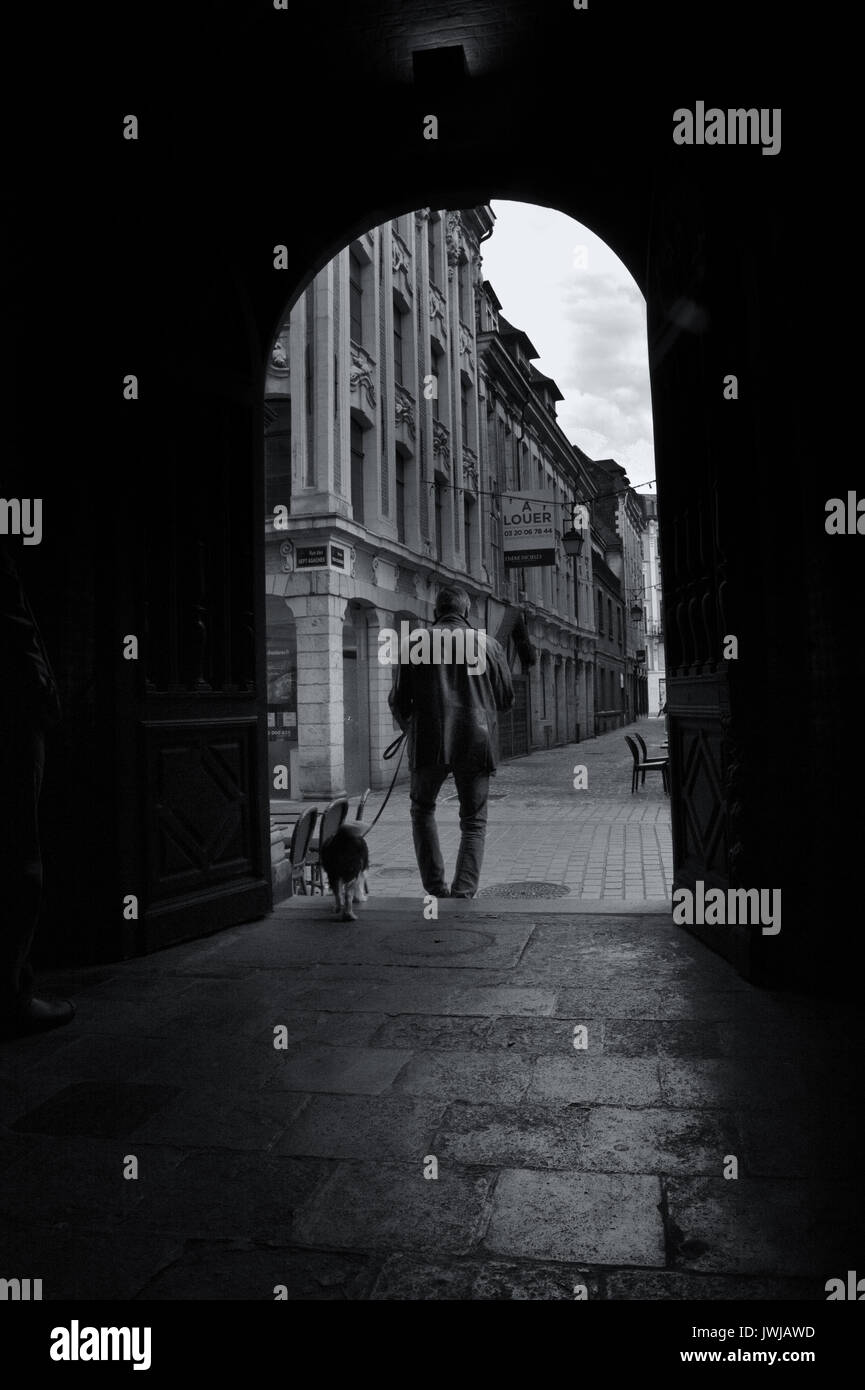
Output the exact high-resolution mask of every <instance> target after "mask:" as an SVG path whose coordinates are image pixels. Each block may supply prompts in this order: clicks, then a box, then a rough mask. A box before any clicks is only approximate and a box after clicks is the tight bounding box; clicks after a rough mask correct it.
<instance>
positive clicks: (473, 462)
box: [463, 444, 478, 492]
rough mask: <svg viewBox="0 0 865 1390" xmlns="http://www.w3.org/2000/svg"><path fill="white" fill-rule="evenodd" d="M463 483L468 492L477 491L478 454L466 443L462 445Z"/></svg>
mask: <svg viewBox="0 0 865 1390" xmlns="http://www.w3.org/2000/svg"><path fill="white" fill-rule="evenodd" d="M463 483H464V485H465V486H466V487H467V488H468V489H469V491H470V492H477V490H478V456H477V454H476V453H475V451H474V449H470V448H469V446H468V444H464V445H463Z"/></svg>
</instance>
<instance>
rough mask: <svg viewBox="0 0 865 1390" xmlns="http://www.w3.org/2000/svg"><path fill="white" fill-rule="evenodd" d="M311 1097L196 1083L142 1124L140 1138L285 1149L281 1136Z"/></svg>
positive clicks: (254, 1149) (263, 1150)
mask: <svg viewBox="0 0 865 1390" xmlns="http://www.w3.org/2000/svg"><path fill="white" fill-rule="evenodd" d="M232 1080H233V1078H232ZM308 1101H309V1095H307V1094H305V1093H303V1092H293V1091H288V1092H283V1091H249V1090H246V1091H237V1090H230V1089H228V1087H214V1086H211V1087H209V1088H208V1089H204V1090H202V1089H198V1088H196V1089H194V1090H191V1091H183V1092H182V1093H181V1095H179V1096H178V1097H177V1099H176V1100H174V1101H172V1102H171V1103H170V1104H168V1105H166V1106H165V1107H164V1108H163V1109H161V1110H160V1111H159V1113H158V1114H156V1115H154V1116H152V1117H151V1118H150V1119H149V1120H147V1121H145V1123H144V1124H142V1125H140V1126H139V1127H138V1129H137V1130H136V1131H135V1138H136V1140H140V1141H142V1142H145V1143H148V1144H170V1145H174V1146H183V1145H195V1146H196V1147H199V1148H205V1149H211V1148H212V1149H241V1150H244V1149H245V1150H249V1151H250V1152H258V1153H267V1152H269V1151H271V1150H276V1151H277V1152H284V1151H283V1150H281V1149H280V1148H279V1146H278V1145H277V1143H276V1141H277V1139H279V1137H280V1136H281V1135H282V1134H283V1133H284V1132H285V1130H286V1128H287V1127H288V1126H289V1125H290V1123H291V1121H292V1120H293V1119H294V1117H295V1115H297V1114H298V1112H299V1111H300V1110H302V1109H303V1107H304V1106H305V1105H306V1104H307V1103H308Z"/></svg>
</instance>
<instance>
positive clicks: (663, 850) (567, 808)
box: [365, 718, 673, 911]
mask: <svg viewBox="0 0 865 1390" xmlns="http://www.w3.org/2000/svg"><path fill="white" fill-rule="evenodd" d="M634 730H636V731H637V732H638V733H639V734H641V735H642V737H643V739H644V740H645V742H646V745H647V748H648V752H649V757H650V758H651V757H656V758H657V757H661V756H662V755H663V753H664V752H665V751H666V750H663V749H662V748H661V746H660V745H661V741H662V740H663V739H665V738H666V730H665V724H664V720H663V719H646V718H644V719H639V720H637V721H636V723H634V724H628V725H626V727H625V728H624V729H616V730H614V731H613V732H612V733H608V734H603V735H601V737H600V738H595V739H589V740H587V741H584V742H582V743H571V744H568V745H567V746H566V747H564V748H553V749H550V750H549V751H548V752H541V753H532V754H530V755H529V756H528V757H524V758H515V759H513V760H512V761H509V762H505V763H501V764H500V765H499V769H498V772H497V773H496V776H495V777H494V778H491V779H490V802H489V822H488V825H487V839H486V850H485V854H484V868H483V874H482V878H481V894H482V895H483V896H496V897H499V896H501V894H500V893H499V892H497V886H499V885H502V884H513V883H518V882H522V881H525V880H532V881H536V882H539V883H547V884H554V885H563V886H564V887H565V888H567V890H568V892H567V896H566V897H565V895H564V894H563V902H565V903H566V905H567V907H568V909H569V910H571V911H573V910H575V909H576V908H577V906H578V903H580V902H582V903H585V902H588V903H599V902H600V903H608V902H619V903H621V902H622V901H623V900H625V901H627V902H629V903H645V904H648V905H654V906H657V907H659V908H661V907H666V905H667V903H668V900H669V898H670V894H671V892H672V877H673V848H672V841H671V838H670V801H669V798H668V797H667V796H665V795H664V789H663V786H662V784H661V777H660V774H659V773H657V772H648V773H647V774H646V784H645V786H644V787H641V788H640V789H639V790H638V791H637V792H636V793H635V794H634V795H633V796H632V795H631V767H632V760H631V754H630V752H629V751H628V745H627V744H626V743H625V734H631V735H633V732H634ZM578 765H582V766H584V767H585V769H586V783H587V785H586V786H585V787H581V788H580V789H579V790H577V789H575V788H574V780H575V778H574V769H575V768H576V767H577V766H578ZM383 800H384V792H376V793H374V794H373V795H372V796H371V797H370V800H369V803H368V807H367V810H366V815H365V819H366V820H367V821H371V820H372V818H373V816H374V815H375V813H376V811H377V810H378V808H379V806H380V805H381V803H382V801H383ZM436 818H437V821H438V825H439V839H440V841H441V846H442V853H443V855H444V859H445V867H446V869H448V870H450V871H452V870H453V866H454V863H455V860H456V852H457V847H458V845H459V837H460V832H459V807H458V803H457V799H456V788H455V787H454V784H453V781H452V780H449V781H448V782H447V783H446V784H445V786H444V787H443V789H442V792H441V795H440V797H439V809H438V812H437V817H436ZM370 867H371V874H370V887H371V891H372V892H373V893H374V894H375V896H376V897H402V896H405V895H411V894H413V893H421V892H422V889H421V885H420V880H419V878H418V873H417V866H416V864H415V857H414V850H413V848H412V837H411V821H410V818H409V795H408V787H407V785H400V786H399V787H397V788H395V789H394V792H393V795H392V796H391V798H390V801H389V802H388V804H387V807H386V809H385V812H384V815H383V816H382V818H381V820H380V821H379V823H378V825H377V826H376V827H375V830H374V831H373V833H372V836H371V837H370Z"/></svg>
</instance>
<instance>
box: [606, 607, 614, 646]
mask: <svg viewBox="0 0 865 1390" xmlns="http://www.w3.org/2000/svg"><path fill="white" fill-rule="evenodd" d="M607 636H608V637H609V639H610V641H612V640H613V600H612V599H611V598H608V599H607Z"/></svg>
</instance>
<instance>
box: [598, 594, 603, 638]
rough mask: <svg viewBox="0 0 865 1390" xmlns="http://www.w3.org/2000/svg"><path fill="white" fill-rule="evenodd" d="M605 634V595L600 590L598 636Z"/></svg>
mask: <svg viewBox="0 0 865 1390" xmlns="http://www.w3.org/2000/svg"><path fill="white" fill-rule="evenodd" d="M603 635H604V595H603V594H602V593H601V591H600V589H599V590H598V636H599V637H603Z"/></svg>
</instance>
